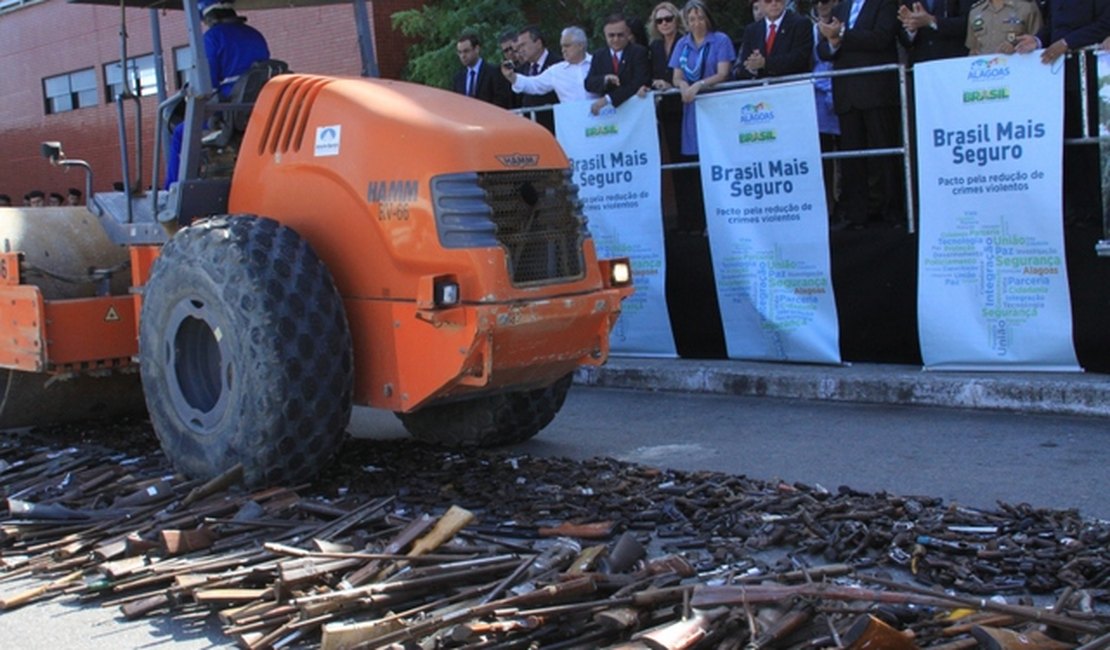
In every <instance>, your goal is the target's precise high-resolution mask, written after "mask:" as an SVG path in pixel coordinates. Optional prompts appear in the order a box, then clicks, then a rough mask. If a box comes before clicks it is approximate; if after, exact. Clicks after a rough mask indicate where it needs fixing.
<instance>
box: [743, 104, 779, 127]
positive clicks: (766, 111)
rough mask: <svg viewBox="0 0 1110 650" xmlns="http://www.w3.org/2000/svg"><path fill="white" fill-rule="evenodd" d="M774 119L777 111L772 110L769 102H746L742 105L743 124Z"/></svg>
mask: <svg viewBox="0 0 1110 650" xmlns="http://www.w3.org/2000/svg"><path fill="white" fill-rule="evenodd" d="M773 119H775V113H774V111H772V110H771V105H770V104H769V103H767V102H759V103H758V104H744V105H743V106H741V107H740V123H741V124H751V123H753V122H766V121H767V120H773Z"/></svg>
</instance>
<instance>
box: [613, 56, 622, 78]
mask: <svg viewBox="0 0 1110 650" xmlns="http://www.w3.org/2000/svg"><path fill="white" fill-rule="evenodd" d="M620 71H621V60H620V59H619V58H617V53H616V52H613V72H616V73H618V74H619V73H620Z"/></svg>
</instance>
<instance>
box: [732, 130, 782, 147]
mask: <svg viewBox="0 0 1110 650" xmlns="http://www.w3.org/2000/svg"><path fill="white" fill-rule="evenodd" d="M775 139H776V136H775V132H774V131H773V130H766V131H742V132H741V133H740V144H752V143H755V142H774V141H775Z"/></svg>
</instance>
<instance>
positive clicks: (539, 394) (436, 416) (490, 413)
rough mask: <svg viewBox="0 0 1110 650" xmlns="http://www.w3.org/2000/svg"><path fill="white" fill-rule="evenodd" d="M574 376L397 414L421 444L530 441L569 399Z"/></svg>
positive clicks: (487, 444)
mask: <svg viewBox="0 0 1110 650" xmlns="http://www.w3.org/2000/svg"><path fill="white" fill-rule="evenodd" d="M572 379H573V376H572V375H570V374H568V375H566V376H565V377H562V378H561V379H559V380H558V381H556V382H555V383H554V384H552V385H550V386H548V387H546V388H537V389H535V390H525V391H515V392H508V393H500V394H497V395H488V396H484V397H476V398H474V399H468V400H462V401H458V402H448V403H446V404H438V405H432V406H428V407H425V408H422V409H419V410H416V411H413V412H411V413H397V414H396V415H397V417H398V418H399V419H400V420H401V423H402V424H403V425H404V427H405V429H406V430H407V431H408V432H409V433H410V434H411V435H412V437H414V438H416V439H417V440H419V441H421V442H426V443H430V444H434V445H439V446H444V447H495V446H499V445H512V444H517V443H520V442H524V441H525V440H529V439H531V438H532V437H534V436H535V435H536V434H537V433H539V432H540V431H541V430H542V429H543V428H544V427H546V426H547V425H548V424H550V423H551V420H553V419H554V418H555V415H556V414H557V413H558V412H559V409H561V408H563V403H564V402H565V401H566V399H567V391H569V390H570V384H571V380H572Z"/></svg>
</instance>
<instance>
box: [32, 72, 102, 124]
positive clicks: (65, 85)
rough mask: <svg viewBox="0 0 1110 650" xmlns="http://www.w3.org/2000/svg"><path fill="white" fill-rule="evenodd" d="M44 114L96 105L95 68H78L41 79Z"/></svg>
mask: <svg viewBox="0 0 1110 650" xmlns="http://www.w3.org/2000/svg"><path fill="white" fill-rule="evenodd" d="M42 90H43V99H44V103H45V106H46V114H47V115H50V114H53V113H64V112H66V111H72V110H75V109H78V108H87V107H89V106H95V105H96V70H95V69H94V68H89V69H87V70H78V71H77V72H70V73H69V74H60V75H58V76H56V77H47V78H46V79H43V80H42Z"/></svg>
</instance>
